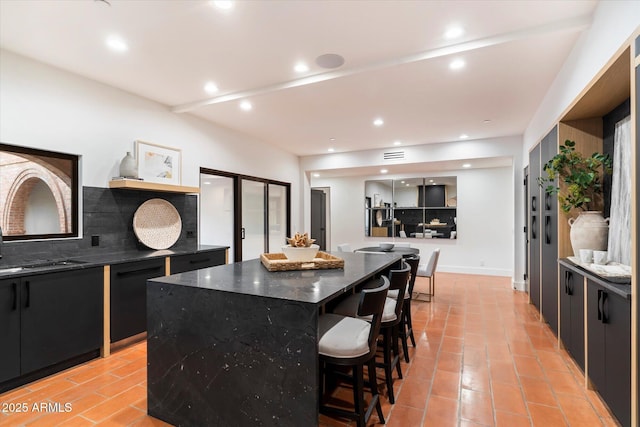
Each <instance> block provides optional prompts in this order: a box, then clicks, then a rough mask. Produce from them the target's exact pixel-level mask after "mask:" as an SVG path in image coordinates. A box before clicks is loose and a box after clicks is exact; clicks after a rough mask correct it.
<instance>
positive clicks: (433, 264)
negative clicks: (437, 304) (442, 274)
mask: <svg viewBox="0 0 640 427" xmlns="http://www.w3.org/2000/svg"><path fill="white" fill-rule="evenodd" d="M439 258H440V248H437V249H434V250H433V252H431V256H430V257H429V261H428V262H427V263H426V264H422V265H419V266H418V273H417V274H418V276H420V277H427V278H428V279H429V292H428V293H427V294H425V295H426V296H427V297H428V299H427V300H426V301H427V302H431V298H432V297H433V296H434V295H435V294H436V268H437V267H438V259H439Z"/></svg>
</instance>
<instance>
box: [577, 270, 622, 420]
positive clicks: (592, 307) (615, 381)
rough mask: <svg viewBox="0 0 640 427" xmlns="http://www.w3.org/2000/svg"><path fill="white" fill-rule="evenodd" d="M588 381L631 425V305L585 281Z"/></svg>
mask: <svg viewBox="0 0 640 427" xmlns="http://www.w3.org/2000/svg"><path fill="white" fill-rule="evenodd" d="M587 322H588V325H589V326H588V338H589V340H588V345H587V354H588V358H589V378H590V379H591V381H592V383H593V384H594V386H595V387H596V388H597V390H598V392H599V393H600V395H601V396H602V398H603V399H604V401H605V402H607V405H608V406H609V408H610V409H611V411H612V412H613V414H614V415H615V416H616V417H617V418H618V421H620V423H621V424H622V425H623V426H628V425H630V424H631V375H629V373H630V372H631V302H630V301H629V300H627V299H625V298H622V297H621V296H619V295H617V294H615V293H613V292H610V291H608V290H606V289H605V288H604V287H602V286H600V285H599V284H597V283H596V282H594V281H592V280H590V279H587Z"/></svg>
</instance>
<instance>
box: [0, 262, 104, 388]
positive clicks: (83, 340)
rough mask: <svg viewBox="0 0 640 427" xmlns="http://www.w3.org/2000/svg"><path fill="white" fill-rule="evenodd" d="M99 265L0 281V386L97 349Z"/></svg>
mask: <svg viewBox="0 0 640 427" xmlns="http://www.w3.org/2000/svg"><path fill="white" fill-rule="evenodd" d="M103 295H104V293H103V269H102V267H96V268H88V269H81V270H73V271H66V272H58V273H47V274H42V275H36V276H23V277H19V278H14V279H4V280H2V281H0V306H1V309H0V331H1V333H0V337H2V351H0V382H3V381H7V380H11V379H14V378H16V377H19V376H22V375H26V374H30V373H32V372H35V371H37V370H40V369H42V368H47V367H50V366H53V365H56V364H58V363H61V362H65V361H67V360H69V359H72V358H74V357H76V356H79V355H82V354H85V353H89V352H91V351H96V350H98V349H99V348H100V347H101V345H102V330H103V328H102V320H103Z"/></svg>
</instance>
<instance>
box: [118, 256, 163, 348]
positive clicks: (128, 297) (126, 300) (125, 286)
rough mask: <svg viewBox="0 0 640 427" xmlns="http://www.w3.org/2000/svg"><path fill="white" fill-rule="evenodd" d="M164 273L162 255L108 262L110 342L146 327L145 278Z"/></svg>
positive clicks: (140, 331)
mask: <svg viewBox="0 0 640 427" xmlns="http://www.w3.org/2000/svg"><path fill="white" fill-rule="evenodd" d="M161 276H164V258H159V259H153V260H147V261H137V262H129V263H125V264H116V265H112V266H111V342H116V341H120V340H122V339H125V338H128V337H131V336H133V335H137V334H139V333H142V332H145V331H146V330H147V279H151V278H154V277H161Z"/></svg>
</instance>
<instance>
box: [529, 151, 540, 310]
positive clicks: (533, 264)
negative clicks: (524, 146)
mask: <svg viewBox="0 0 640 427" xmlns="http://www.w3.org/2000/svg"><path fill="white" fill-rule="evenodd" d="M539 177H540V145H539V144H538V145H536V146H535V147H534V148H533V150H531V152H530V153H529V181H528V183H529V212H530V215H531V216H530V218H529V230H530V238H529V245H530V246H529V249H530V250H529V297H530V298H531V303H532V304H533V305H535V306H536V308H537V309H538V310H540V210H541V207H540V187H539V186H538V178H539Z"/></svg>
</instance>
